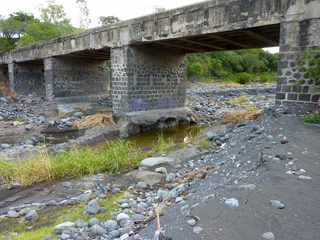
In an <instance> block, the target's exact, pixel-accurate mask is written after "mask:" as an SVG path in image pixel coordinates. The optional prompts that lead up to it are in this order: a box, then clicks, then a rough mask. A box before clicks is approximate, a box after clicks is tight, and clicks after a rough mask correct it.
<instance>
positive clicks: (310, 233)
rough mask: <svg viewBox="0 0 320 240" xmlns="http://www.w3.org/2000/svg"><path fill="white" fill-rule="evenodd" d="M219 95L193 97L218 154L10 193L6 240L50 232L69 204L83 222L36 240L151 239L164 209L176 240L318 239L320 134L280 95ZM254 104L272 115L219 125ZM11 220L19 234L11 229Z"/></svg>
mask: <svg viewBox="0 0 320 240" xmlns="http://www.w3.org/2000/svg"><path fill="white" fill-rule="evenodd" d="M216 88H217V87H215V86H212V87H208V86H198V87H197V88H196V87H194V86H193V89H190V90H189V93H188V97H189V103H188V104H190V105H189V106H190V107H191V108H193V109H194V110H195V111H197V112H198V116H201V117H200V119H201V120H200V121H201V122H202V123H203V124H206V125H209V126H210V127H209V128H206V129H205V130H204V131H203V133H202V137H205V138H206V139H207V140H208V143H209V146H210V147H209V148H206V149H203V148H202V147H203V146H199V145H197V144H192V143H189V144H186V145H185V146H184V148H183V149H176V150H175V151H171V152H168V153H167V154H165V155H161V156H155V157H154V158H148V159H145V160H144V161H142V162H141V164H140V167H139V169H137V170H134V171H131V172H128V173H126V174H123V175H120V176H111V175H106V174H99V175H96V176H88V177H85V178H82V179H74V180H68V181H63V182H60V183H55V184H42V185H38V186H34V187H32V188H29V189H20V188H19V187H17V186H14V185H13V186H11V189H10V191H9V192H8V190H5V191H2V193H6V196H4V195H1V200H0V206H1V211H0V215H1V216H0V230H1V232H3V233H4V234H3V235H2V236H1V235H0V239H1V237H5V236H6V237H7V238H8V239H28V238H26V236H31V235H27V234H28V233H30V234H36V233H37V234H38V233H39V231H40V232H41V228H42V227H43V226H41V224H40V223H39V222H41V221H42V219H43V218H48V217H49V218H50V215H51V217H52V218H53V215H54V214H52V211H51V210H50V209H53V210H54V211H56V212H58V211H60V210H61V209H65V208H68V207H70V206H75V207H77V211H79V210H78V208H80V212H81V214H80V215H77V216H76V217H70V216H69V217H65V219H64V221H61V220H57V222H56V221H53V222H51V224H49V223H47V224H48V225H50V229H49V230H48V231H47V232H42V234H40V235H37V236H38V238H31V237H30V238H29V239H41V240H42V239H47V240H48V239H55V238H56V237H57V238H58V239H65V240H73V239H122V240H124V239H144V240H147V239H152V238H153V235H154V232H155V226H156V224H155V223H153V220H154V219H155V211H154V210H155V208H157V207H159V208H161V210H162V214H163V217H162V218H161V224H162V228H163V230H165V231H166V233H165V235H166V236H168V237H172V239H208V240H209V239H221V240H222V239H223V240H224V239H226V240H227V239H228V240H230V239H235V240H242V239H281V240H291V239H294V238H296V239H301V240H309V239H310V240H311V239H317V236H318V234H319V231H318V230H319V225H318V224H317V222H319V216H320V213H319V211H318V210H317V209H318V208H317V202H319V200H320V195H319V191H317V190H316V189H318V185H317V181H318V180H319V171H318V170H319V162H318V161H319V155H320V153H319V150H318V143H319V140H320V132H319V131H320V129H319V128H318V127H316V126H308V125H305V124H304V123H303V121H302V120H301V119H300V118H299V117H297V116H294V115H288V114H287V111H286V109H282V108H276V107H275V106H273V100H272V99H273V94H272V93H273V89H272V88H271V89H269V90H266V89H265V88H263V87H260V86H259V87H258V88H255V90H252V87H251V88H248V87H244V88H243V89H238V88H237V89H223V91H224V92H223V93H221V92H220V94H219V93H218V92H219V91H218V92H216ZM257 89H259V90H257ZM220 90H221V89H220ZM221 91H222V90H221ZM252 91H253V92H255V93H254V94H252ZM241 96H245V98H243V97H242V98H241V101H239V99H238V98H239V97H241ZM234 99H237V101H230V100H234ZM201 102H205V103H206V104H201ZM209 102H210V103H209ZM248 104H249V105H254V106H256V107H257V108H262V109H263V110H264V113H263V114H262V115H261V116H259V118H258V119H257V120H255V121H244V122H241V123H237V124H223V125H220V123H221V122H223V113H224V112H232V111H238V110H241V109H243V108H246V107H247V106H248ZM214 106H216V108H215V107H214ZM212 108H213V109H214V110H215V111H212V110H211V109H212ZM204 116H206V117H204ZM217 124H219V125H217ZM207 147H208V146H207ZM0 191H1V190H0ZM298 192H299V193H300V194H299V196H298V195H297V193H298ZM108 199H112V202H113V203H112V204H113V205H112V206H113V207H112V208H111V207H110V204H105V201H108ZM110 201H111V200H110ZM48 209H49V210H48ZM107 216H109V217H107ZM8 221H11V222H13V223H14V222H16V223H17V224H18V223H20V227H19V228H14V227H12V226H11V227H8V225H5V224H4V223H5V222H8ZM21 223H22V225H21ZM21 228H24V230H23V232H21ZM19 231H20V233H19ZM34 236H35V235H33V237H34ZM18 237H20V238H18ZM23 237H25V238H23ZM7 238H6V239H7Z"/></svg>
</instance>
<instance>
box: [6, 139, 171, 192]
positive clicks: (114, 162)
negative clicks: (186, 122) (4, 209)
mask: <svg viewBox="0 0 320 240" xmlns="http://www.w3.org/2000/svg"><path fill="white" fill-rule="evenodd" d="M173 144H174V143H173V142H172V141H167V140H165V139H164V138H163V137H162V138H161V137H160V138H159V140H158V144H156V145H155V147H154V148H153V149H151V150H150V151H148V152H144V151H142V150H141V148H139V147H138V146H136V145H134V144H132V143H130V142H129V141H126V140H115V141H110V142H107V143H105V144H104V145H103V146H101V147H97V148H91V147H80V146H75V147H73V148H72V149H70V150H67V151H65V152H62V153H58V154H56V155H49V154H48V153H47V152H46V151H43V152H40V153H39V154H38V155H37V156H36V157H34V158H32V159H30V160H25V161H19V162H8V161H4V160H1V161H0V183H12V182H18V183H20V184H22V185H23V186H30V185H32V184H35V183H40V182H46V181H54V180H59V179H63V178H75V177H80V176H85V175H93V174H97V173H101V172H108V173H119V172H121V171H126V170H129V169H132V168H135V167H137V166H138V164H139V162H140V161H141V160H143V159H144V158H146V157H148V156H150V155H152V154H155V153H162V152H164V151H165V150H166V149H169V148H170V147H172V146H173Z"/></svg>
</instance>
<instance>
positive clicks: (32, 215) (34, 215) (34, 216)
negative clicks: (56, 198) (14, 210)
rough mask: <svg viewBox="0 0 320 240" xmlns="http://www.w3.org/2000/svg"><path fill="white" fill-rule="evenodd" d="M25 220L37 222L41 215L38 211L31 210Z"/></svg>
mask: <svg viewBox="0 0 320 240" xmlns="http://www.w3.org/2000/svg"><path fill="white" fill-rule="evenodd" d="M25 218H26V220H27V221H36V220H37V219H38V218H39V215H38V213H37V211H36V210H30V211H29V212H28V213H27V214H26V216H25Z"/></svg>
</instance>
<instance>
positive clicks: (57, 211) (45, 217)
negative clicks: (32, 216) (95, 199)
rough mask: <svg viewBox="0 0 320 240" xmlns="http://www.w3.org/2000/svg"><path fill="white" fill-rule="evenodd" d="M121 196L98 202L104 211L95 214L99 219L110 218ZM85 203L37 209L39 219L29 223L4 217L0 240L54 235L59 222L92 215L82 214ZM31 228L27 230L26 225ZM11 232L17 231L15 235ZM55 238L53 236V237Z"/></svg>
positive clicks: (0, 229) (117, 206) (0, 227)
mask: <svg viewBox="0 0 320 240" xmlns="http://www.w3.org/2000/svg"><path fill="white" fill-rule="evenodd" d="M122 197H123V193H119V194H115V195H112V196H108V197H107V198H105V199H103V200H100V201H99V204H100V206H101V207H103V208H105V209H106V211H105V212H103V213H100V214H97V215H95V216H94V217H95V218H97V219H99V220H100V221H106V220H107V219H110V218H111V216H112V213H114V212H115V211H116V210H117V209H119V204H118V203H117V200H119V199H121V198H122ZM84 211H85V205H83V204H79V205H75V206H69V207H63V208H62V207H55V208H54V207H53V208H47V209H44V210H41V211H39V219H38V220H37V221H36V222H34V223H30V222H27V221H25V220H23V219H6V220H2V221H0V239H1V240H7V239H10V240H42V239H43V238H44V237H46V236H54V227H55V226H56V225H58V224H60V223H63V222H66V221H71V222H75V221H76V220H78V219H81V220H84V221H89V220H90V218H92V216H89V215H86V214H84ZM30 226H32V230H30V231H28V229H27V228H28V227H30ZM13 233H17V234H16V235H15V234H13ZM54 239H55V238H54Z"/></svg>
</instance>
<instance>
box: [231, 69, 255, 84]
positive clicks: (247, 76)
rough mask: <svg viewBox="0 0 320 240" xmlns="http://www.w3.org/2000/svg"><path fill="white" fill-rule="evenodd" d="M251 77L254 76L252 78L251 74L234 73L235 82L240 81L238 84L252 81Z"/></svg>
mask: <svg viewBox="0 0 320 240" xmlns="http://www.w3.org/2000/svg"><path fill="white" fill-rule="evenodd" d="M253 79H254V78H253V76H252V74H250V73H246V72H242V73H239V74H237V75H236V77H235V82H237V83H240V84H247V83H249V82H250V81H252V80H253Z"/></svg>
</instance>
